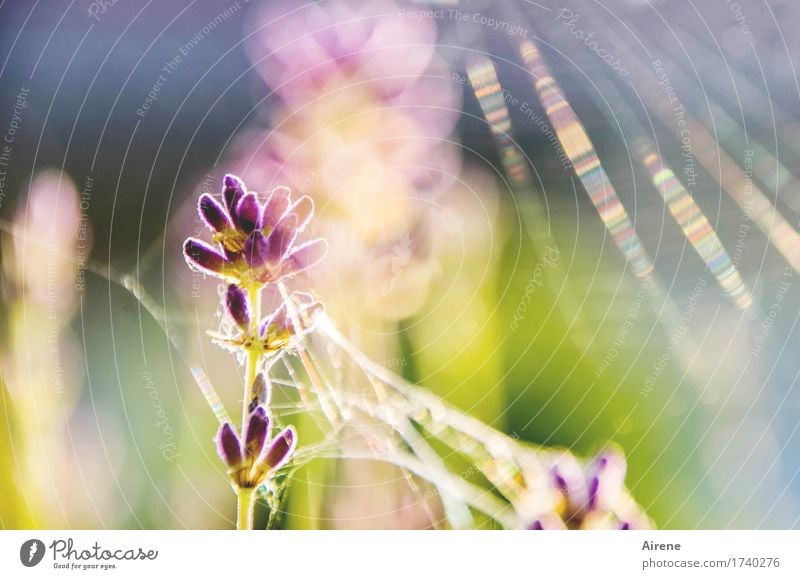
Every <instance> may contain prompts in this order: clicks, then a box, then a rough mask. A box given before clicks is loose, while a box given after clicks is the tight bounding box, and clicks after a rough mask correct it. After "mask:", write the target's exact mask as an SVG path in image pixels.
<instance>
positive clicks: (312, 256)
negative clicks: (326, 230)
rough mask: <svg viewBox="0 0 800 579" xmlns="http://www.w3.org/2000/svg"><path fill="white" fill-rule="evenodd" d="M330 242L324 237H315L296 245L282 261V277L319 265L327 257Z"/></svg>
mask: <svg viewBox="0 0 800 579" xmlns="http://www.w3.org/2000/svg"><path fill="white" fill-rule="evenodd" d="M327 252H328V243H327V242H326V241H325V240H324V239H314V240H312V241H309V242H307V243H304V244H303V245H300V246H298V247H295V248H294V249H292V251H291V252H290V253H289V255H287V256H286V258H285V259H284V260H283V261H282V262H281V270H280V276H279V277H281V278H285V277H290V276H293V275H297V274H298V273H302V272H304V271H305V270H307V269H310V268H312V267H314V266H315V265H317V264H318V263H319V262H321V261H322V260H323V259H324V258H325V254H326V253H327Z"/></svg>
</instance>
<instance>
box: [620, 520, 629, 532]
mask: <svg viewBox="0 0 800 579" xmlns="http://www.w3.org/2000/svg"><path fill="white" fill-rule="evenodd" d="M619 530H620V531H630V530H631V524H630V523H628V522H623V523H622V524H621V525H620V526H619Z"/></svg>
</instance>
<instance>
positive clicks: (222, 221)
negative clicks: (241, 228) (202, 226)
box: [197, 193, 230, 233]
mask: <svg viewBox="0 0 800 579" xmlns="http://www.w3.org/2000/svg"><path fill="white" fill-rule="evenodd" d="M197 208H198V211H199V212H200V216H201V217H202V218H203V221H205V222H206V224H207V225H208V227H209V228H210V229H211V230H212V231H214V232H217V233H219V232H222V231H225V230H226V229H227V228H228V227H229V226H230V220H229V219H228V216H227V214H226V213H225V208H224V207H223V206H222V205H220V204H219V203H218V202H217V200H216V199H214V198H213V197H212V196H211V195H209V194H207V193H204V194H203V195H201V196H200V201H199V202H198V205H197Z"/></svg>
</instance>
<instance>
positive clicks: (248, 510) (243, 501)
mask: <svg viewBox="0 0 800 579" xmlns="http://www.w3.org/2000/svg"><path fill="white" fill-rule="evenodd" d="M245 292H246V294H247V301H248V307H249V310H250V328H249V333H250V337H251V339H252V341H253V343H252V344H251V345H250V346H249V347H248V348H247V350H246V352H247V361H246V365H245V371H244V395H243V397H242V427H241V429H240V431H239V432H241V434H242V436H244V432H245V427H246V425H247V419H248V418H249V416H250V401H251V400H252V399H253V382H255V380H256V373H257V371H258V361H259V360H260V359H261V346H260V343H259V342H258V324H259V322H260V321H261V286H260V285H256V284H254V285H248V286H246V287H245ZM255 506H256V501H255V489H249V488H241V487H238V488H236V529H237V530H239V531H243V530H249V529H252V528H253V511H254V509H255Z"/></svg>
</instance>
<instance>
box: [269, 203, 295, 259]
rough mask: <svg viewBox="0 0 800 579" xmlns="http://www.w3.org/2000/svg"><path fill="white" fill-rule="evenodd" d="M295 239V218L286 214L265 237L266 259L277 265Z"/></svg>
mask: <svg viewBox="0 0 800 579" xmlns="http://www.w3.org/2000/svg"><path fill="white" fill-rule="evenodd" d="M295 237H297V216H296V215H292V214H288V215H286V216H284V218H283V219H281V220H280V221H279V222H278V224H277V225H276V226H275V229H273V230H272V233H270V234H269V237H267V259H268V260H269V262H270V264H273V265H275V264H278V263H279V262H280V261H281V259H283V257H284V256H285V255H286V253H287V252H288V251H289V248H290V247H291V246H292V243H294V240H295Z"/></svg>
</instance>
